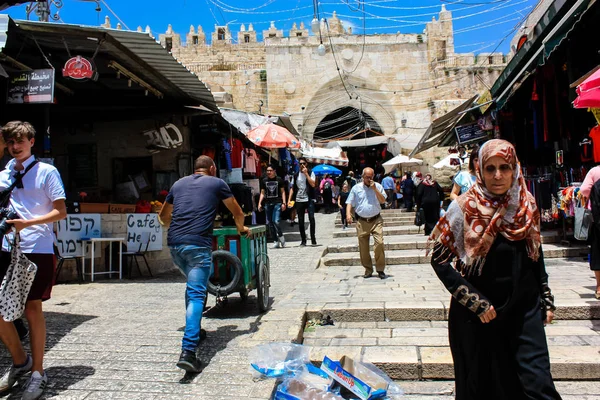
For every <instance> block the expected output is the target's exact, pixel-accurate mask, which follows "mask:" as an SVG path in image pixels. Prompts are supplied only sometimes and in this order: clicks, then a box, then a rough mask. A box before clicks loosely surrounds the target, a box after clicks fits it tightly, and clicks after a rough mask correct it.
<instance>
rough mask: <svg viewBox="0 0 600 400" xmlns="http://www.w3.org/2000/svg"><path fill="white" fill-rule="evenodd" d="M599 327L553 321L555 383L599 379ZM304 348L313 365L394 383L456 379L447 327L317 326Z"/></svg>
mask: <svg viewBox="0 0 600 400" xmlns="http://www.w3.org/2000/svg"><path fill="white" fill-rule="evenodd" d="M599 323H600V321H599V320H591V321H562V320H557V321H555V323H553V324H552V325H550V326H547V327H546V335H547V340H548V347H549V352H550V361H551V365H552V374H553V376H554V378H555V379H558V380H592V379H593V380H596V379H600V359H599V358H598V352H599V351H600V334H599V333H598V332H597V331H596V326H597V324H599ZM428 324H429V326H427V325H428ZM313 329H314V330H313ZM304 344H305V345H309V346H311V354H310V356H311V360H312V361H314V362H316V363H318V362H320V361H322V360H323V357H324V356H325V355H327V356H328V357H329V358H332V359H339V358H341V357H342V356H343V355H348V356H350V357H352V358H354V359H357V360H363V361H366V362H371V363H374V364H375V365H377V366H378V367H379V368H381V369H382V370H384V371H385V372H386V373H387V374H388V375H389V376H390V378H392V379H394V380H407V379H453V378H454V371H453V364H452V356H451V353H450V348H449V345H448V329H447V323H445V322H435V321H434V322H429V321H417V322H414V323H406V322H405V323H403V324H397V323H393V322H378V323H375V325H373V324H372V323H371V324H369V323H364V322H357V323H341V324H340V323H338V324H337V325H334V326H317V327H316V328H310V329H305V332H304Z"/></svg>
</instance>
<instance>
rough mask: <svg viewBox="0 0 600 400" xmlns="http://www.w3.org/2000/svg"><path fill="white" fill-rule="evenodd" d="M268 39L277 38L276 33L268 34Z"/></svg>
mask: <svg viewBox="0 0 600 400" xmlns="http://www.w3.org/2000/svg"><path fill="white" fill-rule="evenodd" d="M269 37H270V38H274V37H277V34H276V33H269Z"/></svg>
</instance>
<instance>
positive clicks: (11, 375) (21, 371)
mask: <svg viewBox="0 0 600 400" xmlns="http://www.w3.org/2000/svg"><path fill="white" fill-rule="evenodd" d="M32 366H33V360H32V359H31V356H30V355H27V361H26V362H25V365H23V366H22V367H15V366H14V365H13V366H11V367H10V368H9V370H8V371H6V373H5V374H4V376H3V377H2V379H0V393H4V392H5V391H7V390H9V389H12V387H13V386H15V383H17V381H18V380H19V379H21V377H22V376H24V375H25V374H27V373H28V372H29V371H31V367H32Z"/></svg>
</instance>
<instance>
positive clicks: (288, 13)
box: [4, 0, 537, 53]
mask: <svg viewBox="0 0 600 400" xmlns="http://www.w3.org/2000/svg"><path fill="white" fill-rule="evenodd" d="M99 2H100V7H101V8H102V11H100V12H96V11H95V8H96V4H95V3H94V1H93V0H64V6H63V8H62V9H61V10H60V17H61V19H62V21H64V22H65V23H71V24H84V25H99V24H100V23H102V22H103V21H104V16H106V15H108V16H110V17H111V22H112V23H113V27H114V26H115V25H116V23H117V22H118V18H119V19H121V20H122V21H123V22H124V24H125V25H126V26H128V27H129V28H130V29H133V30H134V29H136V28H137V27H138V25H139V26H142V27H144V28H145V27H146V25H149V26H150V28H151V29H152V31H153V33H154V35H158V34H159V33H162V32H164V31H165V30H166V29H167V25H168V24H172V25H173V29H174V30H175V31H177V32H179V33H182V34H185V33H186V32H187V31H188V30H189V27H190V25H194V26H198V25H202V26H203V28H204V31H205V32H206V33H209V32H211V31H212V30H213V28H214V25H215V24H219V25H224V24H226V23H228V24H229V26H230V29H231V30H232V31H233V32H237V31H238V30H239V27H240V24H241V23H245V24H246V27H247V26H248V24H249V23H253V24H254V28H255V30H257V31H258V32H259V33H260V32H262V30H263V29H267V28H268V27H269V24H270V21H275V25H276V26H277V28H278V29H284V31H285V32H286V33H285V34H286V35H287V34H288V33H287V31H288V30H289V29H290V28H291V27H292V24H293V23H294V22H296V23H298V25H299V24H300V22H304V23H305V24H306V25H307V26H310V21H311V19H312V18H313V1H312V0H167V1H165V0H99ZM361 3H364V4H365V6H364V11H365V12H364V13H363V12H362V11H361V10H359V9H357V5H358V4H361ZM167 4H168V6H166V5H167ZM319 4H320V12H321V16H324V17H326V18H328V17H331V13H332V12H333V11H334V10H335V11H337V14H338V16H339V18H340V19H342V20H343V21H344V22H346V25H347V26H348V25H351V26H352V27H353V30H354V33H362V32H366V33H367V34H375V33H396V32H401V33H421V32H422V31H423V29H424V27H425V23H426V22H428V21H431V18H432V17H433V16H436V18H437V13H438V12H439V10H440V7H441V5H442V4H445V5H446V8H447V9H448V10H450V11H452V13H453V19H454V30H455V33H456V34H455V46H456V51H457V52H476V53H477V52H489V51H493V50H496V51H502V52H508V50H509V42H510V39H511V37H512V36H513V35H514V32H513V31H514V29H515V27H516V26H519V25H520V21H522V19H523V17H525V16H526V15H527V14H528V13H529V12H530V11H531V10H532V9H533V7H535V5H536V4H537V0H444V1H440V0H364V1H360V2H359V1H357V0H321V1H319ZM4 12H8V14H9V15H11V17H13V18H15V19H24V18H25V16H26V13H25V6H17V7H12V8H10V9H8V10H5V11H4ZM117 16H118V18H117ZM31 19H35V20H37V17H36V16H35V15H32V16H31ZM363 24H364V25H363ZM363 26H365V27H366V29H365V30H363ZM506 36H508V37H507V38H506V39H505V40H504V42H503V43H502V44H500V42H501V40H502V39H503V38H504V37H506ZM234 37H235V35H234Z"/></svg>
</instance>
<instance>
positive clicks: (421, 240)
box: [325, 235, 427, 254]
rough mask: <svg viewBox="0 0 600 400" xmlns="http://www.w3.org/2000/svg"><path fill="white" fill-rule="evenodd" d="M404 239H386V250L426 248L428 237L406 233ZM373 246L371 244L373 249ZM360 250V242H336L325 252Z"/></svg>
mask: <svg viewBox="0 0 600 400" xmlns="http://www.w3.org/2000/svg"><path fill="white" fill-rule="evenodd" d="M402 238H404V239H403V240H393V241H392V239H396V237H393V238H392V239H390V241H386V242H385V243H384V245H385V250H386V251H388V250H413V249H425V248H426V246H427V237H426V236H420V235H406V236H402ZM372 250H373V247H372V245H371V251H372ZM356 252H358V244H357V243H356V241H354V243H346V244H336V245H333V246H327V248H326V249H325V254H332V253H333V254H338V253H356Z"/></svg>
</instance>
